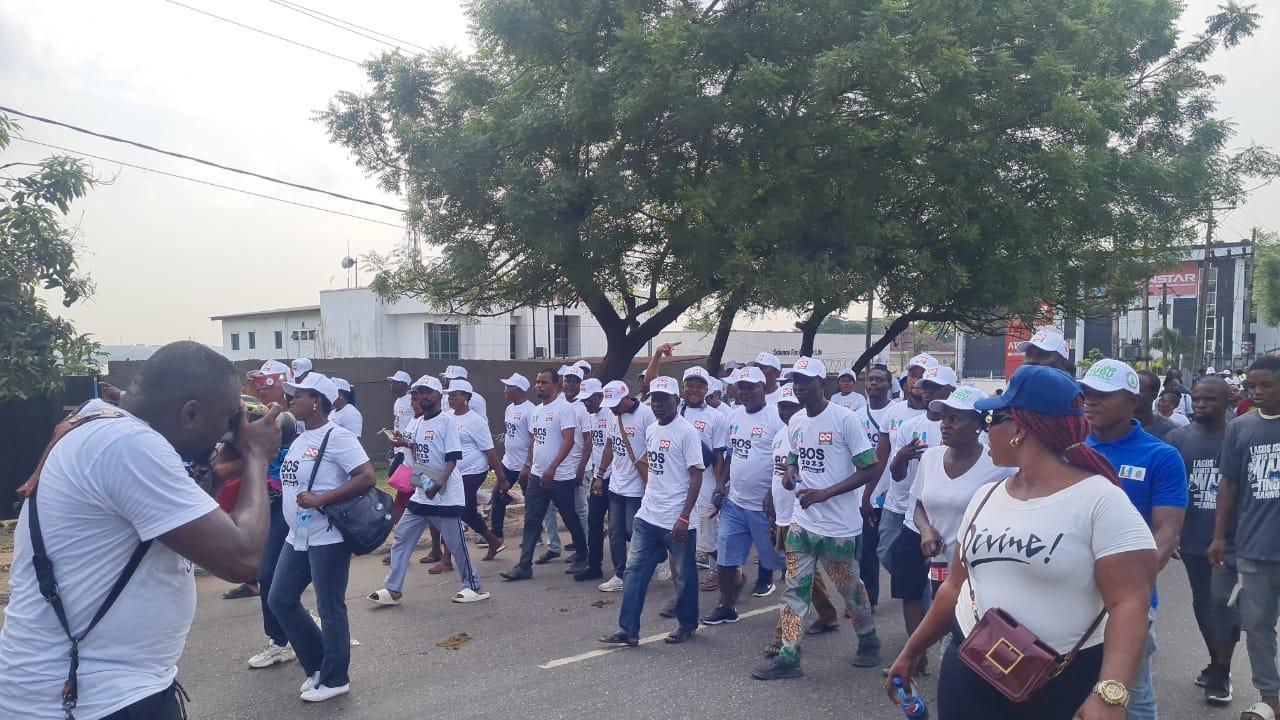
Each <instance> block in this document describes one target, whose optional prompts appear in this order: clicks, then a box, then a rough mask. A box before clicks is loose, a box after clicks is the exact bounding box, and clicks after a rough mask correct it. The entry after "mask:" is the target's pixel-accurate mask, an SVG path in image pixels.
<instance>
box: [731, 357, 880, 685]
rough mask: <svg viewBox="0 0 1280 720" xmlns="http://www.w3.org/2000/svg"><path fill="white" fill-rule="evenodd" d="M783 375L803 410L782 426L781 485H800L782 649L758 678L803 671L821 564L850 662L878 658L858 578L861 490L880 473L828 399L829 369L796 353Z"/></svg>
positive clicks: (854, 427) (790, 538) (852, 422)
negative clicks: (849, 623)
mask: <svg viewBox="0 0 1280 720" xmlns="http://www.w3.org/2000/svg"><path fill="white" fill-rule="evenodd" d="M788 375H789V377H790V378H791V381H792V385H793V386H794V388H793V392H794V393H795V396H796V400H798V401H800V406H801V409H800V410H799V411H797V412H796V414H795V415H793V416H792V418H791V422H790V423H788V431H789V432H790V438H791V454H790V456H789V460H788V466H789V470H788V475H787V479H786V481H785V483H784V487H788V486H789V487H788V489H790V488H791V487H797V486H799V489H798V490H797V491H796V505H795V508H794V510H793V511H792V518H791V530H790V532H788V533H787V541H786V549H787V552H786V559H787V568H788V573H787V588H786V590H785V591H784V592H783V593H782V608H781V612H780V613H779V617H778V627H779V629H780V630H781V635H782V650H781V652H779V653H778V656H777V657H776V658H773V659H771V660H769V661H767V662H765V663H764V664H762V665H760V666H757V667H756V668H754V669H753V670H752V671H751V674H752V676H753V677H755V678H757V679H760V680H775V679H781V678H789V677H798V676H799V675H801V672H800V640H801V637H802V636H803V635H804V632H805V629H806V626H807V625H808V619H809V614H810V612H811V603H810V601H811V599H812V598H811V590H812V587H813V582H814V575H815V574H816V572H817V569H818V565H819V564H821V565H822V566H823V569H824V570H825V571H826V574H827V577H829V578H830V579H831V587H830V588H828V589H829V590H832V591H833V592H832V599H834V598H835V597H837V596H839V597H840V598H841V599H843V601H844V606H845V611H846V612H847V613H848V614H849V616H850V617H851V618H853V627H854V631H855V632H856V633H857V636H858V649H857V652H856V654H855V655H854V659H853V664H854V665H855V666H857V667H875V666H876V665H878V664H879V662H880V639H879V637H877V635H876V626H875V615H873V614H872V612H871V603H870V601H869V600H868V598H867V591H866V588H865V587H864V586H863V584H862V580H861V579H859V578H858V557H859V551H860V545H861V535H862V513H861V512H859V505H860V504H861V493H860V492H859V490H860V489H861V488H862V487H863V486H864V485H866V484H868V483H874V482H875V481H876V479H877V478H879V476H880V468H879V466H878V465H877V464H876V455H875V451H874V450H872V449H871V443H869V442H867V436H866V434H865V433H863V432H862V427H861V426H860V425H859V424H858V421H857V419H856V418H855V417H854V415H853V413H852V412H850V411H849V410H846V409H844V408H842V407H840V406H839V405H834V404H832V403H831V402H829V401H828V400H827V398H826V393H825V392H824V385H825V383H826V377H827V370H826V367H825V366H824V365H823V364H822V361H821V360H818V359H816V358H810V357H801V358H800V359H798V360H796V364H795V365H794V366H792V368H791V369H790V370H789V371H788Z"/></svg>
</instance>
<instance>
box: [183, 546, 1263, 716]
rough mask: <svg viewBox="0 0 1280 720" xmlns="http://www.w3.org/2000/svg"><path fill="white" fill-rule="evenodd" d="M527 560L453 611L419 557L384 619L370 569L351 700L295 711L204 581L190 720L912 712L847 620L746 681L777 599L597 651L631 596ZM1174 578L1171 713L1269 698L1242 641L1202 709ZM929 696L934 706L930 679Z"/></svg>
mask: <svg viewBox="0 0 1280 720" xmlns="http://www.w3.org/2000/svg"><path fill="white" fill-rule="evenodd" d="M473 552H476V551H473ZM476 557H479V553H478V552H476ZM514 559H515V557H514V554H513V552H512V550H508V551H507V552H506V553H503V555H501V556H500V560H498V561H496V562H492V563H476V564H477V566H479V567H480V569H481V577H482V582H483V583H484V584H485V587H486V588H487V589H489V590H490V591H491V592H492V593H493V599H491V600H489V601H488V602H484V603H476V604H471V605H457V604H454V603H451V602H449V597H450V596H451V595H452V594H453V593H454V592H456V591H457V589H458V580H457V576H456V575H450V576H430V575H428V574H427V573H426V571H425V566H422V565H419V564H417V563H416V562H415V564H414V566H413V570H412V572H411V573H410V578H409V581H408V584H407V586H406V594H405V599H404V604H403V605H401V606H399V607H395V608H374V607H373V606H371V605H370V604H369V603H368V602H366V601H365V600H364V599H363V596H364V595H365V594H366V593H368V592H370V591H372V590H374V589H376V588H378V587H380V586H381V580H382V576H383V572H384V567H383V566H382V565H381V564H380V563H379V557H377V556H372V557H365V558H358V559H357V560H356V561H355V563H354V565H353V567H352V574H351V584H350V589H349V592H348V602H349V608H350V617H351V626H352V635H353V637H354V638H355V639H356V640H358V641H359V643H360V644H359V646H357V647H353V648H352V663H351V675H352V692H351V694H350V695H348V696H346V697H343V698H339V699H335V700H332V701H329V702H327V703H323V704H320V705H316V706H306V704H305V703H302V702H301V701H300V700H298V691H297V688H298V685H299V684H301V682H302V680H303V675H302V671H301V670H300V669H299V667H298V665H297V663H289V664H286V665H278V666H276V667H273V668H270V669H266V670H249V669H248V668H247V666H246V665H245V660H246V658H247V657H248V656H249V655H250V654H252V653H253V652H254V651H256V650H257V649H259V648H260V647H261V645H262V644H263V639H262V634H261V629H260V623H261V621H260V617H259V614H258V606H257V604H256V603H257V600H235V601H227V600H222V599H221V598H220V597H219V595H220V593H221V592H222V591H223V590H225V589H226V588H227V587H228V586H227V584H226V583H224V582H222V581H220V580H217V579H214V578H201V579H200V580H199V594H200V604H199V610H198V613H197V616H196V620H195V624H194V626H193V628H192V630H191V635H190V637H189V638H188V641H187V651H186V654H185V655H184V657H183V660H182V665H181V668H180V673H179V678H180V680H181V682H182V683H183V685H184V686H185V687H186V688H187V690H188V691H189V693H190V694H191V698H192V702H191V704H190V705H189V711H190V713H191V717H193V718H228V719H230V718H254V719H256V718H265V717H286V718H287V717H307V718H379V717H388V718H400V717H405V716H406V715H408V714H409V713H415V714H417V713H424V712H425V713H434V712H440V713H448V714H449V715H450V716H453V717H485V718H490V719H493V720H504V719H508V718H509V719H511V720H534V719H536V720H550V719H552V718H590V717H600V718H605V717H607V718H647V719H653V720H657V719H659V718H698V717H706V718H728V717H749V718H761V719H763V718H773V717H778V716H780V715H784V716H788V717H808V718H886V719H888V718H893V717H900V715H896V713H895V711H894V709H893V708H892V707H891V706H890V705H889V704H888V702H887V701H886V699H885V697H884V694H883V692H882V690H881V683H882V682H883V680H882V677H881V673H880V671H879V670H861V669H857V668H854V667H853V666H852V665H850V663H849V660H850V658H851V657H852V654H853V643H854V635H853V633H852V628H851V627H850V626H849V625H848V624H847V623H846V625H845V626H844V627H843V628H842V630H841V631H840V632H838V633H832V634H828V635H824V636H820V637H817V638H810V639H808V641H807V642H806V645H805V662H804V669H805V672H806V676H805V677H804V678H801V679H797V680H783V681H775V682H771V683H763V682H759V681H756V680H753V679H752V678H751V677H750V676H749V675H748V670H749V669H750V667H751V666H752V664H754V663H755V662H757V661H758V660H759V659H760V657H761V655H760V650H761V649H762V648H763V646H764V645H765V644H766V643H768V642H769V640H770V639H771V633H772V630H773V624H774V622H775V620H776V618H777V615H776V610H774V608H775V607H776V603H777V599H778V596H777V595H776V594H775V595H774V596H773V597H771V598H766V599H756V598H750V597H747V598H745V601H744V603H743V606H742V607H741V608H740V611H741V612H744V613H748V612H751V611H759V612H758V613H757V614H755V615H753V616H751V617H746V618H744V619H743V620H742V621H741V622H739V623H737V624H734V625H722V626H719V627H714V628H703V629H702V630H701V631H700V632H699V633H698V636H697V638H696V639H695V640H694V641H693V642H691V643H687V644H685V645H681V646H668V645H666V644H664V643H662V642H660V641H658V642H653V643H649V644H644V645H641V646H640V647H639V648H634V649H621V650H617V651H614V652H608V653H604V654H600V653H597V652H595V651H599V650H601V649H604V646H602V645H600V644H599V643H597V642H596V638H597V637H599V636H600V635H602V634H605V633H608V632H612V631H613V630H614V629H615V628H616V622H617V615H618V606H619V603H620V602H621V599H622V596H621V594H604V593H600V592H598V591H597V590H596V589H595V583H575V582H573V580H572V578H570V577H569V576H567V575H565V574H563V572H562V570H563V568H564V567H565V566H563V565H552V566H546V567H536V568H535V578H534V579H533V580H531V581H525V582H519V583H508V582H504V581H502V579H501V578H499V577H498V571H500V570H503V569H505V568H507V567H509V566H510V565H511V563H512V562H513V561H514ZM1161 579H1162V582H1161V596H1162V600H1163V611H1162V614H1161V616H1160V619H1159V625H1158V626H1159V631H1160V637H1161V648H1160V652H1159V654H1158V656H1157V664H1156V687H1157V692H1158V693H1159V697H1160V706H1161V707H1160V709H1161V717H1163V718H1168V719H1170V720H1201V719H1212V718H1235V717H1239V712H1240V711H1241V710H1242V709H1243V708H1244V707H1246V706H1247V705H1248V704H1249V703H1251V702H1252V701H1253V700H1255V699H1256V698H1255V697H1254V691H1253V689H1252V687H1251V686H1250V683H1249V670H1248V662H1247V659H1246V657H1245V654H1244V648H1243V645H1241V647H1240V649H1239V652H1238V653H1237V655H1236V661H1235V666H1234V675H1235V683H1236V701H1235V702H1234V703H1233V705H1232V706H1231V707H1229V708H1216V707H1211V706H1208V705H1205V704H1204V703H1203V702H1202V700H1201V690H1200V689H1199V688H1196V687H1195V686H1194V685H1193V684H1192V679H1193V678H1194V676H1195V674H1196V673H1197V672H1198V671H1199V669H1200V668H1201V667H1202V666H1203V665H1204V664H1205V662H1206V656H1205V651H1204V648H1203V646H1202V643H1201V640H1200V636H1199V633H1198V632H1197V630H1196V626H1195V622H1194V620H1193V618H1192V614H1191V607H1190V592H1189V590H1188V588H1187V583H1186V578H1185V576H1184V575H1183V572H1182V568H1181V565H1180V564H1179V563H1177V562H1176V561H1175V562H1174V563H1173V564H1172V565H1171V566H1170V567H1169V568H1168V569H1167V570H1166V571H1165V573H1164V574H1163V575H1162V578H1161ZM887 585H888V583H887V582H886V583H885V586H886V588H887ZM671 595H672V589H671V586H670V584H669V583H668V584H661V583H657V582H655V583H654V584H653V586H652V587H651V589H650V600H649V602H647V603H646V606H645V612H644V624H643V627H642V628H641V635H642V636H646V637H647V636H659V635H661V634H665V633H666V632H667V631H668V630H670V629H671V627H673V625H674V623H673V621H670V620H663V619H662V618H659V617H658V615H657V611H658V610H659V609H660V608H661V606H662V604H663V603H664V602H665V601H666V600H667V599H668V598H670V597H671ZM701 601H702V608H703V610H704V611H705V610H708V609H710V607H711V606H712V603H713V602H714V600H713V595H712V593H701ZM308 602H310V600H309V599H308ZM878 622H879V626H880V632H881V637H882V638H883V639H884V644H885V652H886V657H885V664H887V663H888V662H889V660H890V659H891V658H890V657H889V656H888V654H889V653H890V652H894V653H896V651H897V650H898V649H899V648H900V647H901V645H902V642H903V639H904V633H903V627H902V619H901V616H900V614H899V612H898V610H897V606H896V603H893V602H892V601H887V600H886V604H885V605H884V606H882V608H881V610H880V612H879V615H878ZM458 633H466V635H467V636H469V637H470V641H468V642H465V643H464V644H462V645H461V647H459V648H458V649H447V648H445V647H441V646H439V645H438V644H437V643H441V642H443V641H445V640H447V639H448V638H450V637H451V636H455V635H456V634H458ZM655 639H656V637H655ZM936 662H937V656H936V653H935V656H934V663H935V665H936ZM924 689H925V696H926V698H927V699H928V700H929V701H932V700H933V693H934V683H933V681H932V679H930V680H928V681H926V683H925V685H924Z"/></svg>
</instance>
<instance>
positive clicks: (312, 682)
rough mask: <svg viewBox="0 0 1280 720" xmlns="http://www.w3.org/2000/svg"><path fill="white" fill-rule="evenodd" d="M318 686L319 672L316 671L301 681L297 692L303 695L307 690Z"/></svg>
mask: <svg viewBox="0 0 1280 720" xmlns="http://www.w3.org/2000/svg"><path fill="white" fill-rule="evenodd" d="M319 684H320V671H319V670H317V671H316V672H315V674H314V675H312V676H311V677H309V678H307V679H306V680H303V681H302V687H300V688H298V692H300V693H304V692H306V691H308V690H313V689H315V686H317V685H319Z"/></svg>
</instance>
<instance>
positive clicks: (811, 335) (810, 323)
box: [796, 302, 837, 357]
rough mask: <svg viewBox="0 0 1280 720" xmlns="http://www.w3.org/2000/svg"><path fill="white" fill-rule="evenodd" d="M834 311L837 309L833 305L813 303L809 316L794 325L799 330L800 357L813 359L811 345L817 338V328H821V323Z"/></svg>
mask: <svg viewBox="0 0 1280 720" xmlns="http://www.w3.org/2000/svg"><path fill="white" fill-rule="evenodd" d="M836 310H837V308H836V307H835V305H834V304H833V303H826V302H815V303H814V304H813V309H812V310H810V311H809V316H808V317H806V318H805V319H804V320H801V321H800V322H798V323H796V328H797V329H799V330H800V355H801V356H802V357H813V343H814V340H816V339H817V337H818V328H819V327H821V326H822V321H823V320H826V319H827V316H828V315H830V314H831V313H833V312H835V311H836Z"/></svg>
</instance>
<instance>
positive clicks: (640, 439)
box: [600, 403, 702, 498]
mask: <svg viewBox="0 0 1280 720" xmlns="http://www.w3.org/2000/svg"><path fill="white" fill-rule="evenodd" d="M606 413H608V419H609V423H608V427H607V428H606V429H605V438H606V439H607V440H608V441H609V442H611V443H613V462H612V464H611V465H610V468H609V469H610V470H611V471H612V472H613V475H612V476H611V477H610V478H609V492H612V493H616V494H618V495H623V496H625V497H633V498H634V497H641V496H643V495H644V480H642V479H640V473H639V471H637V470H636V465H635V461H634V460H632V458H631V454H630V453H628V452H627V444H626V443H624V442H623V441H622V435H621V434H620V433H619V431H618V418H619V417H621V418H622V426H623V427H625V428H626V429H627V440H628V441H629V442H630V443H631V449H632V450H634V451H635V452H636V454H637V455H638V454H640V453H642V452H644V451H645V450H644V449H645V448H646V447H648V445H647V444H646V441H647V439H648V434H647V432H648V429H649V427H651V426H652V425H654V424H655V423H657V422H658V418H656V417H654V415H653V410H650V409H649V406H648V405H645V404H644V403H636V408H635V410H632V411H631V412H627V413H623V414H622V415H621V416H618V415H614V414H613V411H612V410H601V411H600V414H601V415H602V416H604V415H605V414H606ZM689 427H693V426H692V425H690V426H689ZM694 432H695V433H696V432H697V430H695V431H694ZM699 445H701V443H699ZM698 452H699V453H701V452H702V451H701V450H699V451H698ZM698 457H699V458H701V457H702V455H701V454H699V455H698ZM635 459H636V460H639V459H640V458H639V457H637V458H635Z"/></svg>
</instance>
